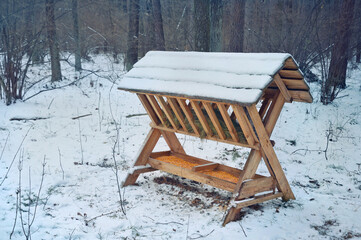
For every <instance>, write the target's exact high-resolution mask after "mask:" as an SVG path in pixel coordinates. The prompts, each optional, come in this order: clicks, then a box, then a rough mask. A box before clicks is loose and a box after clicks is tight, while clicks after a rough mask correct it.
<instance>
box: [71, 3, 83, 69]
mask: <svg viewBox="0 0 361 240" xmlns="http://www.w3.org/2000/svg"><path fill="white" fill-rule="evenodd" d="M71 12H72V17H73V35H74V45H75V51H74V55H75V71H80V70H81V69H82V68H81V46H80V35H79V17H78V0H72V1H71Z"/></svg>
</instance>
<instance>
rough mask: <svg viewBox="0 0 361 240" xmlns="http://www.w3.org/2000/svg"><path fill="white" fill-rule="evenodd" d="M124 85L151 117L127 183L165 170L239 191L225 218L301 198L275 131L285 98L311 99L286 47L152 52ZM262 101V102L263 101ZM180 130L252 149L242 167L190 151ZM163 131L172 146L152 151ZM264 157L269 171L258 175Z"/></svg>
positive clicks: (123, 87) (131, 72)
mask: <svg viewBox="0 0 361 240" xmlns="http://www.w3.org/2000/svg"><path fill="white" fill-rule="evenodd" d="M119 89H121V90H126V91H130V92H134V93H136V94H137V95H138V97H139V100H140V101H141V103H142V105H143V106H144V108H145V110H146V111H147V113H148V115H149V117H150V119H151V130H150V132H149V134H148V136H147V138H146V139H145V142H144V144H143V146H142V149H141V151H140V153H139V155H138V156H137V159H136V161H135V164H134V166H142V165H147V164H148V165H150V167H144V168H137V169H136V170H134V171H133V173H132V174H129V175H128V177H127V179H126V181H125V183H124V185H123V186H127V185H132V184H134V183H135V182H136V180H137V178H138V176H139V175H140V174H142V173H145V172H150V171H155V170H162V171H165V172H168V173H171V174H175V175H178V176H181V177H184V178H188V179H191V180H194V181H198V182H201V183H204V184H208V185H211V186H214V187H216V188H220V189H223V190H226V191H229V192H231V193H233V195H232V201H231V202H232V204H231V205H230V207H229V209H228V213H227V215H226V217H225V219H224V222H223V225H225V224H227V223H228V222H230V221H232V220H234V219H235V217H236V215H237V213H238V212H239V211H240V210H241V209H242V208H244V207H247V206H250V205H253V204H257V203H261V202H264V201H267V200H270V199H274V198H278V197H282V198H283V200H286V201H287V200H289V199H295V197H294V195H293V192H292V190H291V188H290V186H289V183H288V181H287V179H286V176H285V174H284V172H283V170H282V167H281V165H280V163H279V160H278V158H277V156H276V153H275V151H274V149H273V145H274V142H273V141H271V140H270V136H271V134H272V131H273V129H274V127H275V124H276V122H277V119H278V117H279V115H280V113H281V110H282V108H283V106H284V103H285V102H292V101H299V102H308V103H311V102H312V96H311V95H310V93H309V86H308V85H307V83H306V82H305V81H304V78H303V75H302V73H301V72H300V71H299V69H298V66H297V64H296V62H295V61H294V59H293V58H292V56H290V55H289V54H280V53H258V54H257V53H198V52H149V53H147V54H146V56H145V57H144V58H142V59H141V60H140V61H139V62H138V63H137V64H136V65H135V66H134V68H133V69H132V70H131V71H129V72H128V73H127V74H126V75H125V77H124V79H123V80H122V82H121V84H120V85H119ZM258 103H260V104H259V105H258V107H257V104H258ZM175 133H179V134H186V135H190V136H194V137H198V138H204V139H209V140H214V141H219V142H224V143H228V144H233V145H237V146H242V147H247V148H250V149H251V150H250V154H249V157H248V159H247V161H246V163H245V165H244V168H243V169H238V168H232V167H228V166H225V165H222V164H219V163H214V162H210V161H206V160H203V159H200V158H196V157H193V156H189V155H187V154H186V153H185V151H184V149H183V147H182V145H181V144H180V142H179V140H178V138H177V136H176V134H175ZM161 136H163V138H164V139H165V140H166V142H167V144H168V146H169V148H170V151H166V152H152V151H153V149H154V147H155V145H156V144H157V142H158V139H159V138H160V137H161ZM262 159H263V160H264V162H265V164H266V166H267V168H268V171H269V173H270V176H269V177H267V176H262V175H258V174H256V170H257V168H258V166H259V164H260V161H261V160H262Z"/></svg>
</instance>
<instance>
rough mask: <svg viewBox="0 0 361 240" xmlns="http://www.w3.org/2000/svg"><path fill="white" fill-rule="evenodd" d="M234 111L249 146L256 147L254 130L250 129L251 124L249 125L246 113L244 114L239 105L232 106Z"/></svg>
mask: <svg viewBox="0 0 361 240" xmlns="http://www.w3.org/2000/svg"><path fill="white" fill-rule="evenodd" d="M232 109H233V111H234V113H235V114H236V118H237V120H238V123H239V125H240V127H241V128H242V131H243V135H244V137H245V138H246V140H247V143H248V144H249V145H254V144H255V142H256V141H255V138H254V137H253V134H252V132H253V129H250V127H249V126H250V124H247V122H249V121H248V118H247V116H246V113H245V112H244V110H243V108H242V107H240V106H237V105H232Z"/></svg>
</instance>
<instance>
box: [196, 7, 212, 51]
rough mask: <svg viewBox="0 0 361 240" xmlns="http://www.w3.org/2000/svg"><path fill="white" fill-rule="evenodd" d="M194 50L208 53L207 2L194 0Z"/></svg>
mask: <svg viewBox="0 0 361 240" xmlns="http://www.w3.org/2000/svg"><path fill="white" fill-rule="evenodd" d="M194 21H195V22H194V24H195V50H196V51H201V52H209V25H210V24H209V0H194Z"/></svg>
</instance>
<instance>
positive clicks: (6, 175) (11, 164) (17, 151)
mask: <svg viewBox="0 0 361 240" xmlns="http://www.w3.org/2000/svg"><path fill="white" fill-rule="evenodd" d="M32 127H33V126H30V128H29V129H28V131H27V132H26V134H25V136H24V137H23V140H21V143H20V145H19V147H18V150H16V153H15V155H14V157H13V160H12V161H11V163H10V166H9V167H8V170H7V172H6V174H5V176H4V178H3V180H2V181H1V183H0V186H1V185H3V183H4V182H5V179H6V178H7V177H8V174H9V172H10V169H11V167H12V166H13V163H14V161H15V158H16V156H17V155H18V153H19V151H20V148H21V146H22V145H23V143H24V141H25V138H26V137H27V136H28V134H29V132H30V129H31V128H32Z"/></svg>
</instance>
